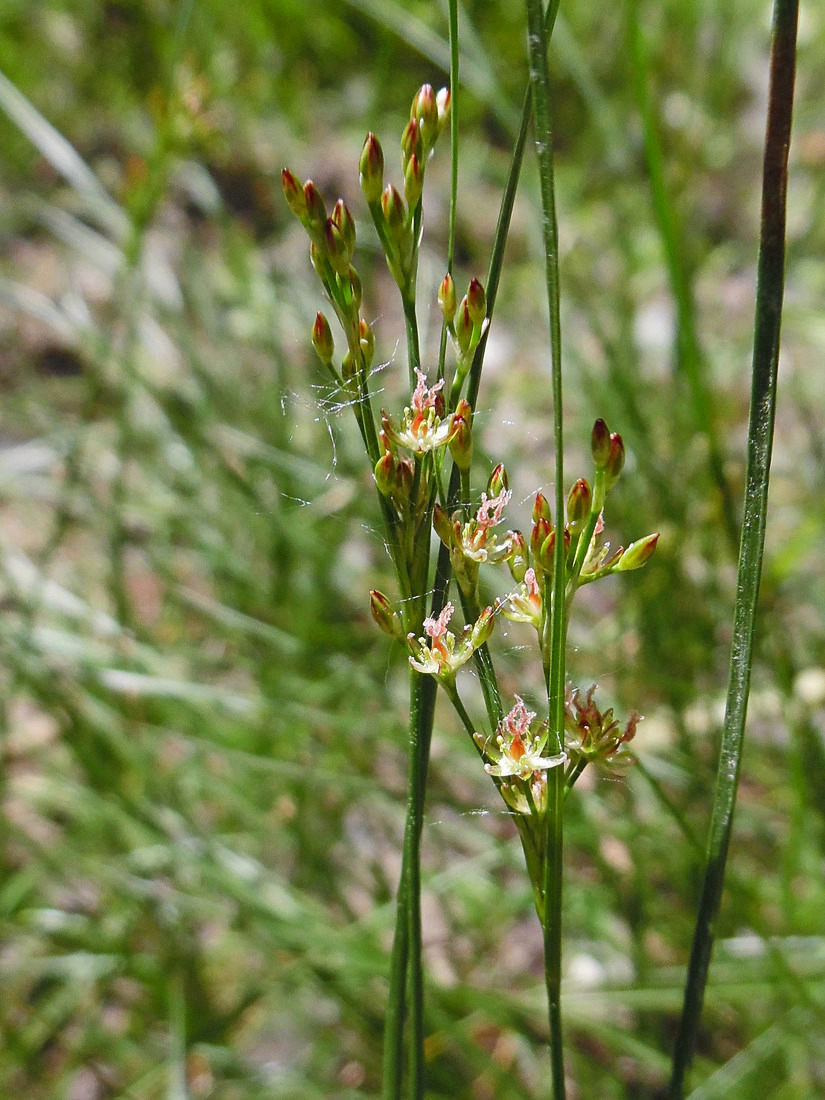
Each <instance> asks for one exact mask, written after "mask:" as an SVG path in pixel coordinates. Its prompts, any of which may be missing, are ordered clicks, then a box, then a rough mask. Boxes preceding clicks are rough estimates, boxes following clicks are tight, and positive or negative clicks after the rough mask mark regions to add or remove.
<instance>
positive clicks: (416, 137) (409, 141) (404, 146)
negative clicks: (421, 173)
mask: <svg viewBox="0 0 825 1100" xmlns="http://www.w3.org/2000/svg"><path fill="white" fill-rule="evenodd" d="M423 156H424V144H423V142H422V140H421V130H420V128H419V125H418V119H415V118H411V119H410V121H409V122H408V123H407V125H406V126H405V127H404V133H403V134H402V135H401V168H402V171H403V172H405V173H406V171H407V165H408V164H409V163H410V159H411V158H412V157H418V159H419V160H420V159H421V158H422V157H423Z"/></svg>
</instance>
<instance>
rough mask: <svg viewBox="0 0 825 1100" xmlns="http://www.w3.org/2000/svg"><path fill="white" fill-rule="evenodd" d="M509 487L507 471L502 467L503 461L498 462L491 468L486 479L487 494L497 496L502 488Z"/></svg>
mask: <svg viewBox="0 0 825 1100" xmlns="http://www.w3.org/2000/svg"><path fill="white" fill-rule="evenodd" d="M509 488H510V479H509V478H508V477H507V471H506V469H505V468H504V463H503V462H499V464H498V466H496V468H495V469H494V470H493V472H492V473H491V474H490V476H489V478H488V479H487V496H488V497H490V498H492V497H497V496H498V495H499V493H500V492H501V491H502V489H509Z"/></svg>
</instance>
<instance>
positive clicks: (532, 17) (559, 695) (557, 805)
mask: <svg viewBox="0 0 825 1100" xmlns="http://www.w3.org/2000/svg"><path fill="white" fill-rule="evenodd" d="M526 6H527V31H528V34H527V41H528V49H529V58H530V83H531V87H532V90H533V109H534V113H535V127H536V152H537V154H538V161H539V182H540V187H541V200H542V210H543V214H544V217H543V230H544V255H545V280H546V283H547V299H548V305H549V311H550V353H551V360H552V389H553V426H554V432H553V441H554V446H555V452H556V462H555V482H556V484H555V512H556V515H555V521H556V543H555V554H554V559H553V600H552V607H551V620H552V621H551V629H550V655H549V682H548V710H549V722H550V736H551V739H552V740H551V751H554V752H561V751H562V749H563V740H564V677H565V667H564V666H565V661H564V657H565V654H564V624H565V620H566V618H567V616H566V614H565V602H564V585H565V561H564V463H563V443H564V439H563V432H562V375H561V321H560V309H559V250H558V225H557V222H556V200H555V187H554V172H553V143H552V130H551V125H550V77H549V72H548V68H547V35H546V33H545V25H544V17H543V13H542V7H541V0H526ZM563 808H564V774H563V770H562V769H561V768H553V769H552V770H551V772H550V774H549V775H548V776H547V815H546V830H547V832H546V848H545V867H544V872H545V873H544V904H545V913H544V976H545V984H546V986H547V1000H548V1017H549V1024H550V1058H551V1065H552V1077H553V1096H554V1097H555V1100H561V1098H563V1097H564V1095H565V1085H564V1055H563V1047H562V1026H561V895H562V841H563V832H562V811H563Z"/></svg>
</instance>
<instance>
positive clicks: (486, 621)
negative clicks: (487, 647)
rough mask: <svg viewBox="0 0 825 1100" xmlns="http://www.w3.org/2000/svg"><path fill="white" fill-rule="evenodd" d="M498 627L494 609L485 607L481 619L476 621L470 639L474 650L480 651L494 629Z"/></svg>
mask: <svg viewBox="0 0 825 1100" xmlns="http://www.w3.org/2000/svg"><path fill="white" fill-rule="evenodd" d="M495 625H496V618H495V615H494V614H493V609H492V607H485V608H484V610H483V611H482V612H481V614H480V615H479V617H478V618H477V619H476V622H475V625H474V626H473V632H472V634H471V635H470V638H471V640H472V643H473V649H478V648H479V647H480V646H483V645H484V643H485V642H486V641H487V639H488V638H489V637H490V635H491V634H492V633H493V627H494V626H495Z"/></svg>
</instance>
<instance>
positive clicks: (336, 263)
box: [324, 218, 350, 275]
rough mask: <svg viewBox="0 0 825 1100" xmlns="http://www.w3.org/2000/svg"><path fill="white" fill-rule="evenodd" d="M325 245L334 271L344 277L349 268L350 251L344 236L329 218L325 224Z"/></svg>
mask: <svg viewBox="0 0 825 1100" xmlns="http://www.w3.org/2000/svg"><path fill="white" fill-rule="evenodd" d="M324 245H325V246H326V252H327V258H328V259H329V262H330V264H331V265H332V269H333V271H334V272H335V273H336V275H343V274H344V273H345V272H346V270H347V268H348V267H349V261H350V251H349V249H348V248H347V243H346V241H345V240H344V234H343V233H342V232H341V230H340V229H339V228H338V226H337V225H336V224H335V222H334V221H333V220H332V218H327V220H326V222H325V224H324Z"/></svg>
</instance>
